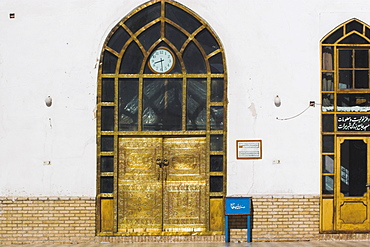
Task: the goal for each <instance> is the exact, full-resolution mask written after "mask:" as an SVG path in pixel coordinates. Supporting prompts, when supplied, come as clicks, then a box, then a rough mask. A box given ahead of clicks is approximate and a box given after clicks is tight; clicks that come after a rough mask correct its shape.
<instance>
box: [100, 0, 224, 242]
mask: <svg viewBox="0 0 370 247" xmlns="http://www.w3.org/2000/svg"><path fill="white" fill-rule="evenodd" d="M100 61H101V64H100V67H99V76H98V111H97V140H98V145H97V146H98V150H97V151H98V152H97V153H98V159H97V160H98V166H97V170H98V172H97V194H98V196H97V202H98V217H97V226H98V229H97V232H98V234H99V235H111V236H113V235H166V234H169V235H174V234H178V235H184V234H185V235H187V234H189V235H190V234H217V233H219V234H222V233H223V215H224V214H223V210H224V206H223V200H224V196H225V194H226V191H225V188H226V186H225V184H226V176H225V174H226V107H227V105H226V85H227V77H226V65H225V55H224V50H223V48H222V45H221V42H220V40H219V39H218V37H217V36H216V34H215V33H214V31H213V30H212V29H211V28H210V27H209V25H208V24H207V23H206V22H205V21H204V20H203V19H201V18H200V17H199V16H197V15H196V14H195V13H194V12H193V11H191V10H189V9H187V8H186V7H184V6H183V5H181V4H179V3H177V2H174V1H168V0H155V1H150V2H147V3H145V4H144V5H142V6H140V7H138V8H137V9H135V10H134V11H133V12H131V13H130V14H129V15H127V16H126V17H125V18H123V19H122V20H121V21H120V22H119V23H118V24H117V25H116V26H115V27H114V28H113V29H112V31H111V32H110V34H109V35H108V38H107V39H106V41H105V43H104V47H103V49H102V53H101V60H100Z"/></svg>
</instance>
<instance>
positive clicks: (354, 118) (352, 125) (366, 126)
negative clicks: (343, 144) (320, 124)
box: [337, 115, 370, 131]
mask: <svg viewBox="0 0 370 247" xmlns="http://www.w3.org/2000/svg"><path fill="white" fill-rule="evenodd" d="M337 128H338V131H370V115H342V116H338V118H337Z"/></svg>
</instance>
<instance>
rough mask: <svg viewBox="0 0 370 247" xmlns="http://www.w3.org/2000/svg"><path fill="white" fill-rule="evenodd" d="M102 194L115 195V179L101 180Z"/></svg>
mask: <svg viewBox="0 0 370 247" xmlns="http://www.w3.org/2000/svg"><path fill="white" fill-rule="evenodd" d="M100 193H113V177H101V178H100Z"/></svg>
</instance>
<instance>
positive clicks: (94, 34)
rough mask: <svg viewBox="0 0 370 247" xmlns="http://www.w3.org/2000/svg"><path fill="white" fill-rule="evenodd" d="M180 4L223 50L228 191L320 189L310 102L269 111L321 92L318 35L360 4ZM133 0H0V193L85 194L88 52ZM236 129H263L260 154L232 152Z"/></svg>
mask: <svg viewBox="0 0 370 247" xmlns="http://www.w3.org/2000/svg"><path fill="white" fill-rule="evenodd" d="M180 2H181V3H182V4H184V5H185V6H187V7H189V8H190V9H192V10H193V11H195V12H196V13H197V14H199V15H200V16H201V17H202V18H204V19H205V20H206V21H207V22H208V23H209V24H210V25H211V27H212V28H213V29H214V30H215V31H216V33H217V34H218V35H219V37H220V39H221V40H222V42H223V45H224V48H225V52H226V56H227V57H226V61H227V68H228V78H229V93H228V97H229V102H230V103H229V113H228V114H229V119H228V145H229V146H228V194H229V195H231V194H319V193H320V191H319V187H320V122H319V119H320V108H319V106H316V107H311V108H310V109H308V110H307V111H306V112H305V113H304V114H302V115H301V116H299V117H297V118H295V119H292V120H287V121H279V120H276V117H280V118H285V117H290V116H293V115H296V114H297V113H300V112H301V111H303V110H304V109H305V108H306V107H307V106H308V103H309V101H311V100H314V101H316V102H317V103H319V102H320V82H319V79H320V75H319V69H320V68H319V59H320V54H319V41H320V39H321V38H322V37H323V36H324V35H325V34H326V33H328V32H329V31H331V30H332V29H333V28H335V27H336V26H337V25H339V24H341V23H343V22H344V21H346V20H348V19H350V18H353V17H356V18H358V19H360V20H362V21H364V22H366V23H368V24H370V15H369V13H368V12H365V10H366V9H370V2H369V1H368V0H361V1H360V0H358V1H355V2H354V1H351V2H348V1H343V0H340V1H338V0H336V1H334V0H327V1H324V2H323V1H321V0H310V1H297V0H260V1H253V0H233V1H230V0H217V1H215V0H202V1H198V0H183V1H180ZM142 3H143V1H138V0H109V1H106V0H94V1H92V0H64V1H47V0H32V1H29V0H2V1H0V150H1V152H0V196H42V195H44V196H94V195H95V189H96V188H95V181H96V144H95V138H96V137H95V135H96V131H95V130H96V129H95V123H96V122H95V118H94V109H95V104H96V82H97V73H98V71H97V66H98V61H97V59H99V56H100V51H101V47H102V45H103V42H104V40H105V38H106V36H107V35H108V33H109V32H110V30H111V28H113V27H114V26H115V25H116V24H117V22H118V21H119V20H120V19H121V18H123V17H124V16H125V15H127V14H128V13H129V12H131V11H132V10H133V9H134V8H136V7H137V6H139V5H141V4H142ZM9 13H15V19H10V18H9ZM48 95H50V96H51V97H52V98H53V105H52V106H51V107H50V108H48V107H46V106H45V103H44V99H45V98H46V97H47V96H48ZM276 95H279V96H280V98H281V100H282V105H281V107H280V108H276V107H275V106H274V104H273V100H274V97H275V96H276ZM243 139H261V140H262V141H263V159H261V160H237V159H236V155H235V153H236V150H235V142H236V140H243ZM274 160H280V162H281V164H278V165H274V164H272V163H273V161H274ZM44 161H51V165H49V166H48V165H44Z"/></svg>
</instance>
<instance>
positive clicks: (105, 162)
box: [100, 156, 114, 172]
mask: <svg viewBox="0 0 370 247" xmlns="http://www.w3.org/2000/svg"><path fill="white" fill-rule="evenodd" d="M113 171H114V163H113V156H102V157H100V172H113Z"/></svg>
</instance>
